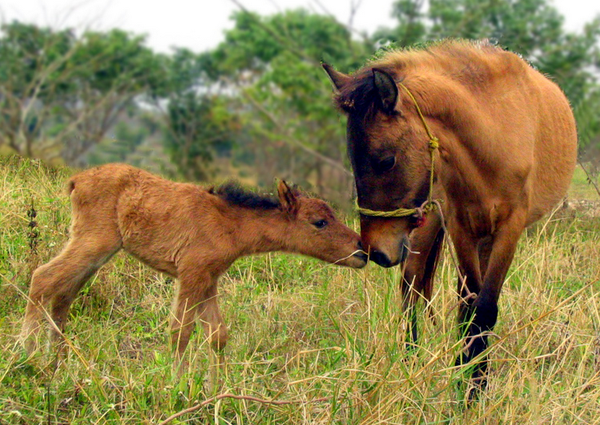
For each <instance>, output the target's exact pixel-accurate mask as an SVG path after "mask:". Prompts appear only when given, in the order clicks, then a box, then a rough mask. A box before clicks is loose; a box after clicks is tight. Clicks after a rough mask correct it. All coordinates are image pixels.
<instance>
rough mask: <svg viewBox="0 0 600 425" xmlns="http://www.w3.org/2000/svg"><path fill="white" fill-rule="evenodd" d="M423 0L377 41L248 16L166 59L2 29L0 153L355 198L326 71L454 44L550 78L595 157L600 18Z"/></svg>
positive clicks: (144, 51)
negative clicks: (484, 49) (525, 63)
mask: <svg viewBox="0 0 600 425" xmlns="http://www.w3.org/2000/svg"><path fill="white" fill-rule="evenodd" d="M423 3H424V2H422V1H421V0H398V1H396V3H394V5H393V9H392V11H391V13H392V15H393V17H394V18H395V20H396V22H397V24H396V26H395V27H393V28H380V29H377V30H376V31H374V32H373V33H370V34H368V33H365V34H359V33H356V32H355V31H353V29H352V28H349V27H347V26H346V25H344V24H342V23H340V22H338V21H336V20H335V18H333V17H331V16H326V15H320V14H315V13H311V12H308V11H306V10H291V11H285V12H282V13H279V14H275V15H270V16H260V15H257V14H255V13H251V12H247V11H240V12H237V13H235V14H234V15H233V16H232V19H233V20H234V22H235V25H234V27H233V29H231V30H229V31H227V32H226V33H225V34H224V38H225V40H224V41H223V42H222V43H221V44H220V45H219V46H217V47H216V48H215V49H213V50H211V51H207V52H202V53H198V52H192V51H189V50H186V49H177V48H176V49H174V50H173V51H172V53H171V54H161V53H157V52H154V51H153V50H152V49H150V48H149V47H148V46H147V44H146V41H145V39H144V37H143V36H138V35H135V34H130V33H127V32H124V31H122V30H118V29H117V30H111V31H108V32H91V31H90V32H85V33H83V34H81V35H77V34H76V33H75V32H74V31H73V30H71V29H53V28H43V27H38V26H36V25H32V24H28V23H23V22H16V21H14V22H10V23H4V24H3V25H2V26H1V34H0V58H1V60H0V153H8V152H16V153H19V154H21V155H24V156H30V157H37V158H41V159H44V160H48V161H60V162H62V163H65V164H67V165H73V166H83V165H89V164H98V163H103V162H112V161H123V162H129V163H133V164H135V165H141V166H144V167H145V168H149V169H153V170H155V171H162V172H164V173H167V174H171V175H178V176H179V177H181V178H185V179H188V180H205V179H212V178H214V177H215V176H216V175H217V173H219V172H220V174H221V175H232V174H236V175H238V176H239V177H242V178H247V179H248V180H251V181H253V182H254V183H257V184H266V185H270V184H271V182H272V179H273V178H274V177H275V176H278V177H282V178H285V179H288V180H291V181H294V182H295V183H299V184H301V185H303V186H305V187H307V188H309V189H312V191H314V192H317V193H319V194H321V195H323V196H326V197H329V198H331V199H334V200H335V199H336V198H337V196H340V195H339V194H340V193H342V194H343V195H341V197H340V198H339V199H346V198H347V194H348V191H350V190H351V188H352V179H351V177H350V173H349V171H348V170H349V167H348V164H347V159H346V153H345V138H344V133H345V130H344V125H343V120H341V119H340V116H339V114H338V112H337V111H335V110H334V108H333V106H332V102H331V86H330V84H329V81H328V80H327V77H326V76H325V74H324V73H323V72H322V70H321V67H320V62H321V61H322V60H324V61H326V62H328V63H331V64H333V65H334V66H335V67H336V68H337V69H339V70H341V71H344V72H350V71H353V70H355V69H357V68H358V67H360V66H361V65H362V64H364V62H365V61H367V60H368V59H369V58H372V57H373V56H374V55H376V54H377V51H378V50H379V49H382V48H383V49H389V48H405V47H412V46H418V45H422V44H426V43H427V42H429V41H432V40H438V39H441V38H447V37H453V38H468V39H484V38H485V39H489V40H491V41H493V42H497V43H498V44H499V45H501V46H503V47H505V48H507V49H509V50H512V51H514V52H517V53H519V54H521V55H522V56H523V57H524V58H526V59H528V60H529V61H530V63H531V64H532V65H533V66H535V67H536V68H538V69H539V70H540V71H542V72H544V73H545V74H548V75H550V76H551V77H552V78H553V79H554V80H555V81H556V82H557V83H558V84H559V85H560V86H561V87H562V88H563V90H564V91H565V92H566V94H567V96H568V97H569V99H570V101H571V104H572V105H573V109H574V111H575V115H576V118H577V120H578V126H579V132H580V148H581V150H582V152H588V155H591V154H589V152H600V116H599V115H598V114H597V113H596V111H598V110H600V84H599V81H598V79H599V76H600V47H599V42H598V41H599V39H600V17H596V19H595V20H591V21H590V23H589V24H588V25H586V26H585V28H582V29H581V31H580V32H577V33H569V32H566V31H565V29H564V28H563V23H564V19H563V17H562V16H561V15H560V14H559V13H558V11H557V10H556V9H555V8H553V7H552V6H551V5H550V4H549V3H550V2H549V1H547V0H502V1H485V2H479V1H472V0H452V1H447V0H430V1H429V2H428V6H427V7H425V6H424V4H423ZM365 7H366V6H365ZM386 12H387V11H382V13H386ZM357 13H360V10H358V11H357ZM499 119H502V117H499ZM336 194H338V195H336Z"/></svg>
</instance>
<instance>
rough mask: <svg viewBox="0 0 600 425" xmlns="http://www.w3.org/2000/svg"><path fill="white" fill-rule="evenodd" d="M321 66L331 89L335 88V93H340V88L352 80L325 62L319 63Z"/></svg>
mask: <svg viewBox="0 0 600 425" xmlns="http://www.w3.org/2000/svg"><path fill="white" fill-rule="evenodd" d="M321 66H322V67H323V69H324V70H325V72H326V73H327V75H328V76H329V79H330V80H331V83H332V84H333V87H335V89H336V90H337V91H340V90H341V89H342V87H344V86H345V85H346V84H348V82H349V81H350V80H351V79H352V77H350V76H349V75H346V74H344V73H342V72H339V71H336V70H335V69H333V66H331V65H329V64H327V63H325V62H321Z"/></svg>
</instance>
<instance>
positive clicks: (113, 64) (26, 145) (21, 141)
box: [0, 22, 164, 164]
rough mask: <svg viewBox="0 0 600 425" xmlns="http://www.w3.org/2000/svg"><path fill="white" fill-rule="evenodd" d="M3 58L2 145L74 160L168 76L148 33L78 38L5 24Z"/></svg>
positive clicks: (0, 49) (0, 90) (66, 32)
mask: <svg viewBox="0 0 600 425" xmlns="http://www.w3.org/2000/svg"><path fill="white" fill-rule="evenodd" d="M0 55H1V56H2V59H3V60H2V61H1V62H0V93H1V96H0V120H1V122H0V124H1V125H0V145H5V146H7V147H9V148H11V149H12V150H14V151H15V152H17V153H20V154H22V155H27V156H34V155H36V156H41V157H44V158H46V159H51V158H53V157H57V156H60V157H62V159H63V160H64V161H65V162H67V163H71V164H76V163H80V162H81V156H82V155H83V154H84V153H86V152H87V151H88V150H89V149H90V147H92V146H94V145H95V144H97V143H99V142H100V141H101V140H102V139H103V137H104V135H105V134H106V132H107V131H108V130H109V129H110V128H111V126H112V125H114V123H115V121H116V119H117V118H118V116H119V114H121V113H122V112H123V111H124V110H125V108H127V107H128V106H130V105H131V104H132V102H133V99H134V98H135V97H136V96H138V95H140V94H142V93H144V92H145V91H147V90H149V89H150V88H151V87H153V86H156V85H159V84H161V81H162V80H163V79H164V74H163V73H162V68H161V66H160V65H161V64H160V61H159V58H158V57H156V55H155V54H154V53H153V52H152V51H151V50H150V49H148V48H147V47H145V46H144V38H143V37H139V36H136V37H133V36H131V35H129V34H128V33H126V32H124V31H121V30H117V29H115V30H111V31H109V32H107V33H99V32H86V33H84V34H83V35H82V36H81V37H79V38H78V37H76V36H75V35H73V33H72V32H71V31H70V30H62V31H57V30H52V29H49V28H39V27H36V26H34V25H28V24H21V23H19V22H13V23H11V24H4V25H3V26H2V37H1V38H0ZM48 134H50V135H51V138H49V137H47V135H48Z"/></svg>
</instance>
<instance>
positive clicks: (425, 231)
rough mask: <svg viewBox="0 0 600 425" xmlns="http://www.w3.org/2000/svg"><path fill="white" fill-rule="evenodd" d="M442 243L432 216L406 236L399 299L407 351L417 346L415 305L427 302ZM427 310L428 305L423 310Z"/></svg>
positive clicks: (436, 220)
mask: <svg viewBox="0 0 600 425" xmlns="http://www.w3.org/2000/svg"><path fill="white" fill-rule="evenodd" d="M443 241H444V230H443V229H442V227H441V220H440V217H439V215H437V214H436V213H433V212H432V213H430V214H429V215H428V216H427V221H426V222H425V225H423V226H422V227H420V228H418V229H415V230H414V231H413V233H412V234H411V236H410V245H411V252H410V254H409V255H408V258H407V260H406V265H405V269H404V273H403V278H402V298H403V307H404V312H405V313H406V315H407V316H408V318H409V327H408V331H407V335H406V345H407V348H412V347H414V345H415V344H416V343H417V338H418V332H417V312H416V308H415V305H416V303H417V302H418V301H419V299H421V298H423V299H424V300H425V302H426V303H427V304H428V303H429V302H430V301H431V294H432V288H433V278H434V275H435V270H436V268H437V264H438V259H439V254H440V251H441V247H442V244H443ZM425 308H426V310H429V309H430V307H429V305H426V306H425Z"/></svg>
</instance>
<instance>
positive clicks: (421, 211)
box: [356, 83, 440, 218]
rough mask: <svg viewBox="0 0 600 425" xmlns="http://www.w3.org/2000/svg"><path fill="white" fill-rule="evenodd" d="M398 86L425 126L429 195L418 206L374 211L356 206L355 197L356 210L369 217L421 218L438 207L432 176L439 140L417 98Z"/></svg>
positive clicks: (404, 87) (400, 84)
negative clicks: (428, 156) (430, 127)
mask: <svg viewBox="0 0 600 425" xmlns="http://www.w3.org/2000/svg"><path fill="white" fill-rule="evenodd" d="M398 85H399V86H400V87H402V88H403V89H404V90H405V91H406V93H408V96H409V97H410V98H411V99H412V101H413V103H414V104H415V108H416V109H417V113H418V114H419V118H421V122H422V123H423V127H425V131H426V132H427V136H428V137H429V154H430V156H431V172H430V175H429V195H428V196H427V200H426V201H425V202H424V203H423V205H421V206H420V207H419V208H398V209H396V210H393V211H376V210H370V209H368V208H362V207H359V206H358V199H356V209H357V211H358V212H359V213H360V214H362V215H365V216H369V217H381V218H400V217H410V216H413V215H416V216H417V217H418V218H422V217H423V216H424V215H425V214H426V213H428V212H430V211H432V210H433V209H435V207H436V206H438V208H439V201H434V200H433V177H434V168H433V167H434V164H435V151H436V150H437V149H438V148H439V147H440V144H439V140H438V138H437V137H435V136H434V135H433V134H432V133H431V130H430V129H429V126H428V125H427V121H425V117H424V116H423V113H422V112H421V108H419V104H418V103H417V99H415V97H414V96H413V94H412V93H411V92H410V90H408V88H407V87H406V86H405V85H404V84H402V83H398Z"/></svg>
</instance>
